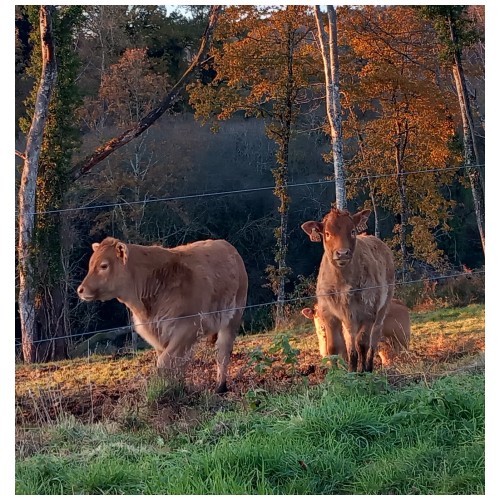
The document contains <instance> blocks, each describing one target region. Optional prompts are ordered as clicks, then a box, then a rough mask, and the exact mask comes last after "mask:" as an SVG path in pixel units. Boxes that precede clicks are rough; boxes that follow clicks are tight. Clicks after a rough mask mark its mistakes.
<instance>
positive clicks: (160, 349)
mask: <svg viewBox="0 0 500 500" xmlns="http://www.w3.org/2000/svg"><path fill="white" fill-rule="evenodd" d="M92 248H93V250H94V253H93V255H92V256H91V258H90V262H89V272H88V274H87V276H86V277H85V279H84V280H83V282H82V284H81V285H80V286H79V287H78V295H79V296H80V298H81V299H82V300H86V301H92V300H103V301H104V300H110V299H113V298H116V299H118V300H119V301H120V302H122V303H123V304H125V305H126V306H127V308H128V309H129V310H130V311H131V313H132V318H133V322H134V327H135V330H136V331H137V333H138V334H139V335H141V337H142V338H143V339H144V340H146V342H148V343H149V344H151V345H152V346H153V347H154V348H155V350H156V353H157V355H158V361H157V366H158V368H159V369H160V370H161V371H163V372H164V373H165V374H166V375H167V376H171V377H174V376H179V375H180V376H182V374H183V370H184V366H185V362H186V360H187V359H188V358H189V357H190V354H191V350H192V347H193V344H194V343H195V342H196V341H197V339H198V338H200V337H207V336H212V335H213V334H217V343H216V345H217V388H216V392H218V393H221V392H224V391H226V390H227V385H226V379H227V366H228V363H229V358H230V356H231V352H232V348H233V343H234V339H235V337H236V335H237V333H238V329H239V327H240V324H241V318H242V315H243V310H244V308H245V305H246V299H247V288H248V278H247V273H246V270H245V265H244V264H243V260H242V259H241V256H240V255H239V253H238V252H237V250H236V249H235V248H234V247H233V246H232V245H230V244H229V243H228V242H227V241H224V240H206V241H197V242H195V243H190V244H188V245H182V246H178V247H175V248H163V247H160V246H143V245H132V244H125V243H123V242H121V241H119V240H116V239H115V238H106V239H104V240H103V241H102V242H101V243H94V244H93V245H92Z"/></svg>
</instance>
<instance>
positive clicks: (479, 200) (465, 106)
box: [448, 14, 485, 253]
mask: <svg viewBox="0 0 500 500" xmlns="http://www.w3.org/2000/svg"><path fill="white" fill-rule="evenodd" d="M448 26H449V28H450V38H451V42H452V44H453V78H454V80H455V87H456V89H457V95H458V102H459V105H460V114H461V116H462V127H463V132H464V160H465V168H466V172H467V175H468V177H469V181H470V184H471V189H472V198H473V200H474V212H475V214H476V222H477V228H478V230H479V236H480V238H481V244H482V246H483V253H485V234H484V232H485V228H484V191H483V185H484V182H483V183H482V182H481V170H480V166H479V165H478V157H477V146H476V144H475V137H474V122H473V118H472V114H471V111H470V103H469V95H468V93H467V90H466V87H465V77H464V72H463V67H462V58H461V55H460V49H459V48H458V41H457V34H456V32H455V26H454V23H453V20H452V17H451V14H449V15H448Z"/></svg>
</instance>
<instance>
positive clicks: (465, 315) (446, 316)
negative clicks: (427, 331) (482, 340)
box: [411, 304, 484, 325]
mask: <svg viewBox="0 0 500 500" xmlns="http://www.w3.org/2000/svg"><path fill="white" fill-rule="evenodd" d="M478 317H484V304H470V305H468V306H466V307H446V308H438V309H435V310H433V311H428V312H419V313H412V315H411V323H412V325H413V324H415V323H417V324H418V323H427V322H433V321H459V320H464V319H469V318H478Z"/></svg>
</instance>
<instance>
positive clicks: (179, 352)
mask: <svg viewBox="0 0 500 500" xmlns="http://www.w3.org/2000/svg"><path fill="white" fill-rule="evenodd" d="M190 356H191V344H190V343H187V342H185V341H184V342H183V341H182V339H181V340H180V341H177V342H175V341H174V342H172V341H171V342H170V343H169V344H168V347H167V348H166V349H165V350H164V351H163V352H162V353H161V354H160V355H159V356H158V360H157V362H156V366H157V368H158V372H159V374H160V375H161V376H163V377H165V378H167V379H168V380H171V381H172V382H174V381H175V382H183V380H184V371H185V367H186V363H187V361H188V360H189V358H190Z"/></svg>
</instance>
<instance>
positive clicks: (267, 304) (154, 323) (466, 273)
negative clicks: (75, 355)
mask: <svg viewBox="0 0 500 500" xmlns="http://www.w3.org/2000/svg"><path fill="white" fill-rule="evenodd" d="M484 273H485V271H482V270H476V271H468V272H464V273H456V274H447V275H443V276H436V277H432V278H423V279H415V280H407V281H396V282H394V283H393V284H392V285H394V286H399V285H410V284H413V283H423V282H429V281H431V282H432V281H439V280H443V279H447V278H458V277H460V276H472V275H477V274H484ZM385 286H390V285H376V286H371V287H365V288H352V289H350V290H349V291H348V292H342V291H335V292H331V293H328V294H321V295H309V296H304V297H293V298H289V299H284V300H282V301H270V302H263V303H260V304H250V305H246V306H243V307H232V308H228V309H218V310H216V311H200V312H198V313H196V314H190V315H185V316H177V317H173V318H162V319H161V320H155V321H149V322H146V323H135V324H133V325H123V326H125V327H127V326H130V327H131V329H133V328H134V327H137V326H145V325H156V326H157V325H159V324H161V323H164V322H170V321H179V320H183V319H189V318H203V317H204V316H209V315H212V314H221V313H228V312H233V311H240V310H248V309H254V308H260V307H269V306H275V305H277V304H283V303H291V302H297V301H304V300H311V299H317V298H318V297H329V296H334V295H340V294H342V293H352V292H361V291H363V290H373V289H377V288H383V287H385ZM123 326H121V327H120V326H117V327H114V328H107V329H103V330H94V331H91V332H82V333H75V334H72V335H65V336H61V337H54V338H47V339H40V340H35V341H32V342H31V343H32V344H39V343H42V342H54V341H56V340H61V339H69V338H77V337H79V338H82V337H84V336H87V335H97V334H99V333H107V332H112V331H115V330H117V329H118V328H123ZM22 345H23V343H22V342H16V347H19V346H22Z"/></svg>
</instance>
